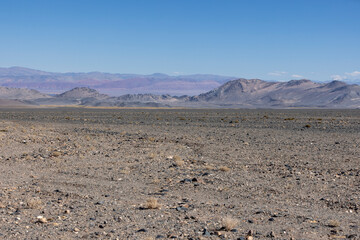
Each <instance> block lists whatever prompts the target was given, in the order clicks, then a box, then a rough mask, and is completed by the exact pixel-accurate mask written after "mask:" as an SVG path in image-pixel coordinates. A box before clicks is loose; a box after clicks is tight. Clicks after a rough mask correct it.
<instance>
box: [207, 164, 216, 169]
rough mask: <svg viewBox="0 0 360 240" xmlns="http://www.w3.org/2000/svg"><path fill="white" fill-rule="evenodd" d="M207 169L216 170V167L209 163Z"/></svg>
mask: <svg viewBox="0 0 360 240" xmlns="http://www.w3.org/2000/svg"><path fill="white" fill-rule="evenodd" d="M205 169H206V170H214V169H215V167H214V166H212V165H207V166H205Z"/></svg>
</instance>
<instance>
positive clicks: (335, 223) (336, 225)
mask: <svg viewBox="0 0 360 240" xmlns="http://www.w3.org/2000/svg"><path fill="white" fill-rule="evenodd" d="M328 226H329V227H332V228H335V227H340V223H339V222H338V221H336V220H330V221H329V223H328Z"/></svg>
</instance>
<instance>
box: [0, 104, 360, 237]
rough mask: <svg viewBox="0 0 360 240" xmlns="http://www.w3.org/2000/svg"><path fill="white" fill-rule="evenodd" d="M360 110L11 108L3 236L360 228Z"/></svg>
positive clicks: (351, 232)
mask: <svg viewBox="0 0 360 240" xmlns="http://www.w3.org/2000/svg"><path fill="white" fill-rule="evenodd" d="M359 174H360V110H210V109H204V110H185V109H172V110H171V109H76V108H59V109H13V110H11V109H1V110H0V239H1V238H2V239H76V238H85V239H87V238H94V239H169V238H173V239H251V236H250V237H249V236H247V235H248V233H249V231H250V230H251V231H252V238H253V239H359V238H360V226H359V225H360V209H359V206H360V177H359Z"/></svg>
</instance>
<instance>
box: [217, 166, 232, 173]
mask: <svg viewBox="0 0 360 240" xmlns="http://www.w3.org/2000/svg"><path fill="white" fill-rule="evenodd" d="M219 170H220V171H223V172H228V171H230V168H228V167H227V166H220V167H219Z"/></svg>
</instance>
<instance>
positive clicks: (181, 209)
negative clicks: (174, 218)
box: [176, 207, 188, 212]
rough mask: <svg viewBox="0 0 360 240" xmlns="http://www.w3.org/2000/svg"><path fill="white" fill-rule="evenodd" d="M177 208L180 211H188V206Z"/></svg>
mask: <svg viewBox="0 0 360 240" xmlns="http://www.w3.org/2000/svg"><path fill="white" fill-rule="evenodd" d="M176 210H177V211H179V212H181V211H184V212H186V211H187V210H188V208H186V207H176Z"/></svg>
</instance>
